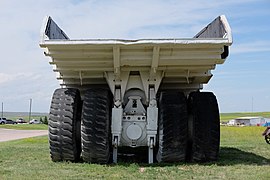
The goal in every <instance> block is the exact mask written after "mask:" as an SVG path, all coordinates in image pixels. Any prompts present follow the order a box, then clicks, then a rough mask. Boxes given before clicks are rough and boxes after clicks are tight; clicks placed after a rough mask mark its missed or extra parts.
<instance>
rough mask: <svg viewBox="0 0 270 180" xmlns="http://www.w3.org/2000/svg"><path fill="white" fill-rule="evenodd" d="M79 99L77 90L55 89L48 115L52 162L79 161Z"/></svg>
mask: <svg viewBox="0 0 270 180" xmlns="http://www.w3.org/2000/svg"><path fill="white" fill-rule="evenodd" d="M80 117H81V97H80V92H79V90H77V89H71V88H69V89H56V90H55V92H54V94H53V97H52V102H51V108H50V115H49V143H50V154H51V159H52V160H53V161H73V162H77V161H79V160H80V154H81V137H80V136H81V135H80V132H81V125H80V124H81V118H80Z"/></svg>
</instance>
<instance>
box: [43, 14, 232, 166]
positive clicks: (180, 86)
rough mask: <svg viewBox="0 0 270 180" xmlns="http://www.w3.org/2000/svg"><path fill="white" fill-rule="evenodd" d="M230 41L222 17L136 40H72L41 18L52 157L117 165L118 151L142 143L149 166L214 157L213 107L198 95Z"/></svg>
mask: <svg viewBox="0 0 270 180" xmlns="http://www.w3.org/2000/svg"><path fill="white" fill-rule="evenodd" d="M231 44H232V34H231V29H230V26H229V24H228V22H227V19H226V17H225V16H224V15H222V16H219V17H217V18H216V19H215V20H214V21H213V22H211V23H210V24H209V25H207V26H206V27H205V28H204V29H202V30H201V31H200V32H199V33H198V34H196V35H195V36H194V37H193V38H182V39H139V40H121V39H79V40H72V39H69V37H68V36H67V35H66V34H65V33H64V31H63V30H62V29H61V28H59V26H58V25H57V24H56V23H55V22H54V21H53V20H52V18H51V17H49V16H48V17H46V18H45V20H44V23H43V26H42V30H41V41H40V47H41V48H43V49H44V54H45V55H46V56H49V57H51V61H50V64H51V65H53V66H54V70H53V71H54V72H56V73H57V79H58V80H59V81H60V85H61V88H59V89H57V90H56V91H55V93H54V95H53V98H52V104H51V110H50V111H51V112H50V118H49V136H50V150H51V151H50V152H51V157H52V159H53V160H55V161H58V160H72V161H76V160H78V158H80V157H82V158H83V160H85V161H86V162H90V163H108V162H109V160H110V158H111V157H112V159H113V162H117V155H118V148H119V147H123V146H128V147H133V148H136V147H141V146H147V147H148V162H149V163H153V162H155V161H158V162H178V161H209V160H215V159H217V156H218V151H219V113H218V105H217V101H216V98H215V96H214V94H213V93H205V92H200V90H201V89H202V88H203V84H207V83H208V82H209V80H210V79H211V78H212V76H213V75H212V73H211V71H212V70H214V69H215V67H216V65H217V64H222V63H224V62H225V59H226V58H227V56H228V55H229V46H230V45H231ZM67 112H68V113H67ZM65 123H67V124H69V127H67V126H65ZM199 127H205V128H204V129H205V130H204V131H203V132H202V133H203V134H205V133H206V134H207V135H204V136H203V137H200V136H201V134H200V133H199V132H197V129H198V128H199ZM208 130H209V131H213V133H212V134H211V133H208V132H206V131H208ZM64 132H68V135H66V133H64ZM214 136H216V137H214ZM68 138H69V140H67V139H68ZM200 138H204V139H200ZM66 141H67V142H68V143H69V144H72V146H71V145H69V146H67V147H64V144H65V143H66ZM201 141H203V142H205V144H204V143H203V144H202V143H201ZM211 144H213V145H211ZM209 148H210V149H213V150H207V149H209ZM66 149H68V151H66ZM205 151H209V152H208V153H207V152H205ZM211 151H212V152H211ZM67 154H68V155H67ZM211 154H214V155H211Z"/></svg>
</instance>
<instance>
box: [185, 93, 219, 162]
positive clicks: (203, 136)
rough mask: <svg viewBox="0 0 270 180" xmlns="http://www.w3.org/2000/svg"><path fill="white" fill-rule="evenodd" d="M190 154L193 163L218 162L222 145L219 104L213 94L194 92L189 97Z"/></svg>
mask: <svg viewBox="0 0 270 180" xmlns="http://www.w3.org/2000/svg"><path fill="white" fill-rule="evenodd" d="M188 103H189V112H190V121H191V122H190V123H189V125H190V126H189V129H190V131H189V132H190V142H189V143H190V146H189V147H190V148H191V149H190V152H191V154H190V155H189V159H190V160H191V161H193V162H208V161H216V160H217V159H218V154H219V144H220V118H219V110H218V103H217V99H216V97H215V95H214V94H213V93H211V92H193V93H191V94H190V95H189V100H188Z"/></svg>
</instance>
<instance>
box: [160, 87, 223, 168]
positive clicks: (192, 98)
mask: <svg viewBox="0 0 270 180" xmlns="http://www.w3.org/2000/svg"><path fill="white" fill-rule="evenodd" d="M158 131H159V141H158V142H159V143H158V151H157V161H158V162H165V163H171V162H183V161H191V162H207V161H215V160H217V158H218V154H219V143H220V142H219V141H220V126H219V111H218V104H217V100H216V97H215V95H214V94H213V93H210V92H193V93H191V94H190V95H189V98H188V99H186V97H185V95H184V93H179V92H161V94H160V100H159V130H158Z"/></svg>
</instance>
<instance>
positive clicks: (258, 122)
mask: <svg viewBox="0 0 270 180" xmlns="http://www.w3.org/2000/svg"><path fill="white" fill-rule="evenodd" d="M265 123H266V121H265V119H264V118H263V117H239V118H236V119H232V120H230V121H229V122H228V125H231V126H239V125H244V126H262V125H263V124H265Z"/></svg>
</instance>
